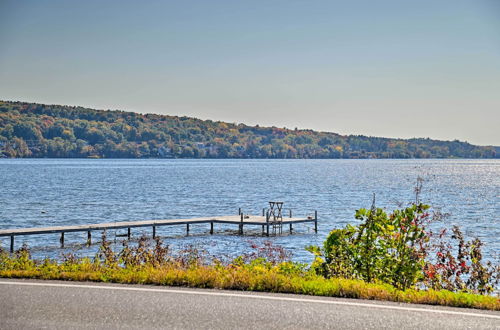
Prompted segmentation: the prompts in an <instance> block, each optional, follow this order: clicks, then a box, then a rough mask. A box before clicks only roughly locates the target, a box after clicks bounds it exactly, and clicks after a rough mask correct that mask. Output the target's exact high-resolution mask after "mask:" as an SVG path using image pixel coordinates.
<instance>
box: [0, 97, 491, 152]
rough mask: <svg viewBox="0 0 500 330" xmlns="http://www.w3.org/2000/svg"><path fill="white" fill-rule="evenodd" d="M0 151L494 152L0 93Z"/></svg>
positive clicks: (433, 142)
mask: <svg viewBox="0 0 500 330" xmlns="http://www.w3.org/2000/svg"><path fill="white" fill-rule="evenodd" d="M0 157H53V158H59V157H65V158H82V157H85V158H86V157H91V158H499V157H500V148H499V147H493V146H487V147H485V146H475V145H471V144H469V143H467V142H461V141H457V140H455V141H438V140H431V139H429V138H425V139H422V138H419V139H406V140H404V139H391V138H380V137H368V136H362V135H348V136H344V135H339V134H336V133H328V132H318V131H313V130H304V129H287V128H278V127H260V126H258V125H257V126H248V125H244V124H234V123H225V122H219V121H212V120H200V119H197V118H191V117H179V116H167V115H157V114H139V113H134V112H125V111H118V110H105V111H103V110H94V109H88V108H83V107H75V106H64V105H45V104H36V103H26V102H10V101H0Z"/></svg>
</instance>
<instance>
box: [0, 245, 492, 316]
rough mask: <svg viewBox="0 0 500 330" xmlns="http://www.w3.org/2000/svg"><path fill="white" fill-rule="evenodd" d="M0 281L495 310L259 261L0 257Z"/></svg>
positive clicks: (479, 300) (484, 301) (449, 296)
mask: <svg viewBox="0 0 500 330" xmlns="http://www.w3.org/2000/svg"><path fill="white" fill-rule="evenodd" d="M0 277H4V278H35V279H46V280H56V279H57V280H71V281H96V282H113V283H127V284H129V283H134V284H155V285H169V286H185V287H195V288H217V289H226V290H244V291H265V292H281V293H296V294H307V295H316V296H328V297H345V298H359V299H371V300H386V301H396V302H407V303H416V304H431V305H442V306H455V307H468V308H478V309H488V310H500V300H499V299H498V298H496V297H492V296H484V295H475V294H468V293H454V292H450V291H446V290H441V291H434V290H414V289H409V290H405V291H401V290H398V289H396V288H395V287H393V286H391V285H388V284H373V283H366V282H363V281H360V280H348V279H340V278H331V279H326V278H324V277H321V276H319V275H316V274H314V273H312V272H311V271H309V270H307V269H305V268H304V267H303V265H298V264H294V263H291V262H280V263H270V262H267V261H265V260H264V259H262V258H258V259H254V260H251V261H243V260H241V259H239V260H235V262H233V263H230V264H222V263H218V262H212V263H210V264H204V263H199V262H190V263H185V262H180V261H179V260H165V262H161V263H158V262H154V263H153V262H145V263H140V264H137V265H127V266H125V265H124V264H123V263H122V264H120V263H118V262H115V263H113V262H106V261H105V260H102V259H99V258H95V259H89V258H82V259H78V258H76V259H72V260H69V261H68V260H67V261H65V262H62V263H58V262H56V261H50V260H45V261H43V262H42V261H34V260H32V259H30V258H29V255H27V254H23V253H20V254H17V255H13V256H9V255H7V254H6V253H3V254H0Z"/></svg>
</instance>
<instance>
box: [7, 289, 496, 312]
mask: <svg viewBox="0 0 500 330" xmlns="http://www.w3.org/2000/svg"><path fill="white" fill-rule="evenodd" d="M1 284H4V285H21V286H23V285H24V286H44V287H60V288H81V289H101V290H117V291H142V292H163V293H175V294H191V295H205V296H219V297H236V298H251V299H265V300H280V301H293V302H306V303H314V304H330V305H344V306H355V307H367V308H379V309H392V310H401V311H408V312H420V313H437V314H450V315H460V316H473V317H486V318H492V319H500V315H493V314H485V313H469V312H459V311H450V310H439V309H425V308H416V307H403V306H391V305H380V304H367V303H358V302H349V301H335V300H320V299H307V298H291V297H275V296H267V295H258V294H244V293H227V292H214V291H190V290H175V289H166V288H165V289H160V288H158V289H156V288H138V287H127V286H106V285H86V284H69V283H68V284H66V283H39V282H15V281H0V285H1Z"/></svg>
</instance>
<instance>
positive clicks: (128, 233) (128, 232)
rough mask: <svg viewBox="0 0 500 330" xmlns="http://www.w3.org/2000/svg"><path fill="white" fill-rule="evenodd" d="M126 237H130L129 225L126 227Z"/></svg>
mask: <svg viewBox="0 0 500 330" xmlns="http://www.w3.org/2000/svg"><path fill="white" fill-rule="evenodd" d="M127 238H128V239H130V227H128V228H127Z"/></svg>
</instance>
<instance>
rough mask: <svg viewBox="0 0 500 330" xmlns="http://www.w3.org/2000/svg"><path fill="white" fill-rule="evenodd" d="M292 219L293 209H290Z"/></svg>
mask: <svg viewBox="0 0 500 330" xmlns="http://www.w3.org/2000/svg"><path fill="white" fill-rule="evenodd" d="M291 217H292V209H290V218H291Z"/></svg>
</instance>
